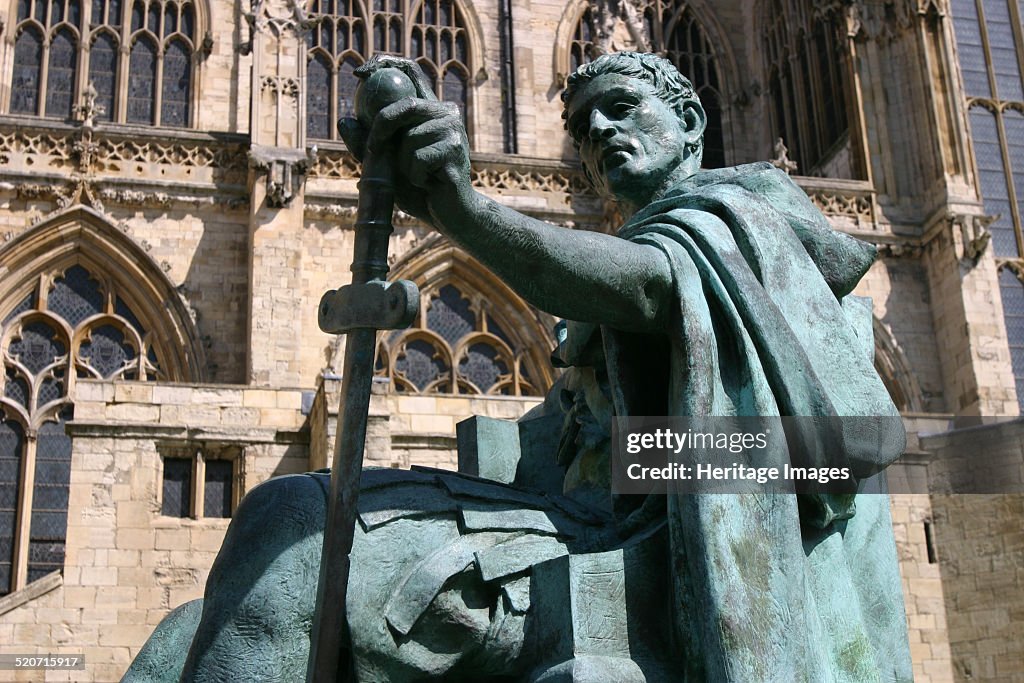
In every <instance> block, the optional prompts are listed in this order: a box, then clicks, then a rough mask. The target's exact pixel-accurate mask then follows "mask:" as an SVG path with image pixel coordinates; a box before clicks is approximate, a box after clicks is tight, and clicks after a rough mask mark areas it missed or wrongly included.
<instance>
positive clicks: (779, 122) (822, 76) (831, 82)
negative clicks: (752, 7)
mask: <svg viewBox="0 0 1024 683" xmlns="http://www.w3.org/2000/svg"><path fill="white" fill-rule="evenodd" d="M762 11H763V16H764V22H763V25H764V33H763V35H762V41H763V43H764V54H765V60H766V70H767V72H768V77H767V82H768V96H769V99H770V101H771V103H772V105H771V107H770V113H771V126H772V141H773V142H774V141H775V139H776V138H782V139H783V141H784V142H785V144H786V146H787V147H788V148H789V156H790V157H791V158H792V159H793V161H795V162H796V164H797V172H798V173H800V174H801V175H811V176H819V175H825V174H833V173H837V172H839V173H842V172H841V171H838V170H837V169H833V168H830V166H829V163H830V162H832V161H833V160H834V159H835V158H836V157H837V156H838V155H839V154H840V153H841V152H842V150H843V149H844V148H845V147H846V146H847V145H848V141H849V124H848V120H847V110H846V97H845V92H846V88H847V85H846V80H847V79H846V75H845V74H846V70H847V67H846V57H845V56H844V54H843V51H842V50H841V49H839V48H840V47H841V46H842V45H843V44H844V43H843V41H845V22H844V19H843V17H842V16H841V14H840V10H839V9H838V6H836V7H835V8H832V7H829V8H826V9H824V10H823V11H814V12H812V11H811V8H810V6H809V5H808V4H807V3H802V2H795V1H793V0H769V1H767V2H765V3H764V5H763V7H762Z"/></svg>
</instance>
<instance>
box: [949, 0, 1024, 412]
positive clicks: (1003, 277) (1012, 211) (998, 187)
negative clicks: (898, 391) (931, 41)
mask: <svg viewBox="0 0 1024 683" xmlns="http://www.w3.org/2000/svg"><path fill="white" fill-rule="evenodd" d="M951 9H952V14H953V27H954V29H955V32H956V41H957V54H958V55H959V56H960V72H961V74H963V79H964V89H965V91H966V95H967V106H968V121H969V122H970V128H971V143H972V146H973V148H974V160H975V163H976V165H977V178H978V189H979V190H980V191H981V196H982V200H983V201H984V205H985V213H986V214H988V215H989V216H992V217H993V218H994V220H993V222H992V223H991V224H990V225H989V231H990V232H991V233H992V249H993V252H994V253H995V256H996V264H997V267H998V268H999V290H1000V293H1001V294H1002V299H1003V315H1004V319H1005V322H1006V333H1007V336H1008V338H1009V342H1010V358H1011V361H1012V364H1013V374H1014V380H1015V383H1016V385H1017V400H1018V402H1019V403H1020V404H1021V406H1022V407H1024V285H1022V282H1024V251H1022V249H1024V220H1022V214H1024V205H1022V200H1021V197H1022V196H1024V81H1022V79H1021V72H1020V62H1019V60H1020V59H1021V58H1022V57H1024V43H1022V38H1021V35H1020V31H1015V30H1014V28H1015V27H1014V23H1013V19H1012V17H1020V16H1021V14H1020V12H1021V10H1024V7H1021V6H1020V3H1019V0H953V2H952V7H951ZM1016 28H1017V29H1020V26H1017V27H1016Z"/></svg>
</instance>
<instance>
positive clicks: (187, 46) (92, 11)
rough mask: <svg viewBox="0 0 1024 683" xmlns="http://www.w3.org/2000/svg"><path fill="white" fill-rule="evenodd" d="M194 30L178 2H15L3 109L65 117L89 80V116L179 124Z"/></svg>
mask: <svg viewBox="0 0 1024 683" xmlns="http://www.w3.org/2000/svg"><path fill="white" fill-rule="evenodd" d="M83 10H84V11H83ZM126 12H127V15H126V14H125V13H126ZM195 31H196V27H195V8H194V6H193V5H192V3H190V2H181V0H148V2H147V1H146V0H137V1H136V2H134V3H124V2H122V0H90V1H89V2H88V4H87V6H86V7H85V8H83V7H82V6H81V5H80V2H79V0H53V2H51V3H49V4H47V3H46V2H44V1H43V0H37V2H35V4H34V5H30V4H29V1H28V0H22V2H21V3H20V4H19V6H18V26H17V28H16V35H17V38H16V40H15V49H14V74H13V81H12V83H13V88H12V93H11V105H10V111H11V113H13V114H31V115H40V116H47V117H51V118H59V119H67V118H69V117H70V116H72V113H73V111H74V107H75V106H76V105H78V104H81V102H82V98H83V94H84V93H85V92H86V89H87V88H88V87H89V85H90V84H91V85H92V87H93V88H94V89H95V91H96V100H95V103H96V105H97V107H98V111H96V113H95V119H96V120H97V121H114V122H128V123H142V124H152V125H160V126H173V127H179V128H182V127H187V126H189V125H191V120H190V119H191V107H192V91H193V81H194V78H193V69H194V68H195V63H196V61H197V60H196V51H197V47H196V40H195V38H196V36H195ZM124 45H128V46H129V48H128V51H127V53H125V52H124V51H123V50H122V46H124ZM124 59H126V60H128V64H127V67H128V68H127V69H126V70H125V69H122V68H120V65H121V60H124ZM122 81H123V82H122ZM44 83H45V86H44V85H43V84H44ZM42 87H45V88H46V92H40V88H42ZM158 97H159V100H160V107H159V110H157V99H158Z"/></svg>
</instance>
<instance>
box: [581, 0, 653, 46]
mask: <svg viewBox="0 0 1024 683" xmlns="http://www.w3.org/2000/svg"><path fill="white" fill-rule="evenodd" d="M646 6H647V3H645V2H644V1H643V0H590V16H591V17H592V19H593V22H594V26H593V29H594V35H596V36H597V40H596V41H595V43H596V46H597V47H598V48H599V49H600V51H601V52H602V53H609V52H618V51H620V50H636V51H637V52H650V50H651V36H650V35H648V32H647V26H646V25H645V24H644V9H646Z"/></svg>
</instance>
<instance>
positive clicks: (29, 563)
mask: <svg viewBox="0 0 1024 683" xmlns="http://www.w3.org/2000/svg"><path fill="white" fill-rule="evenodd" d="M126 294H127V293H126V292H123V291H120V290H119V289H118V288H117V287H116V286H115V285H114V283H113V282H112V281H110V280H107V279H103V278H100V277H97V276H96V275H95V274H94V273H93V272H91V271H90V270H88V269H87V268H86V267H84V266H83V265H81V264H79V263H74V264H72V265H69V266H66V267H64V268H62V269H60V270H56V271H51V272H49V273H47V274H44V275H42V276H41V277H40V278H38V279H37V280H36V281H35V282H33V283H32V286H31V288H30V290H29V291H27V292H25V293H23V295H22V296H21V297H20V299H18V300H17V302H16V303H14V305H12V306H10V307H9V309H8V311H7V312H6V314H5V315H4V317H3V323H2V326H0V356H2V359H3V374H2V375H0V595H4V594H7V593H8V592H11V591H14V590H18V589H20V588H23V587H24V586H25V585H27V584H28V583H31V582H32V581H34V580H36V579H38V578H41V577H42V576H44V575H46V574H48V573H50V572H52V571H54V570H57V569H60V568H61V567H62V566H63V563H64V538H65V534H66V531H67V505H68V486H69V481H70V479H69V478H70V472H71V441H70V439H69V438H68V437H67V436H66V435H65V433H64V424H65V423H66V422H67V421H69V420H70V419H71V417H72V413H73V406H72V404H71V399H70V396H71V390H72V387H73V384H74V382H75V380H76V379H78V378H83V377H91V378H101V379H118V378H122V379H133V380H143V381H144V380H152V379H158V378H163V372H162V370H161V368H160V358H159V357H158V354H157V351H156V350H155V349H154V348H153V347H152V345H151V341H150V335H149V333H148V332H147V331H146V328H145V327H144V326H143V324H142V323H141V322H140V321H139V319H138V318H137V317H136V315H135V314H134V312H133V310H132V306H131V304H130V303H129V301H128V300H127V299H126V298H125V296H126Z"/></svg>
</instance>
